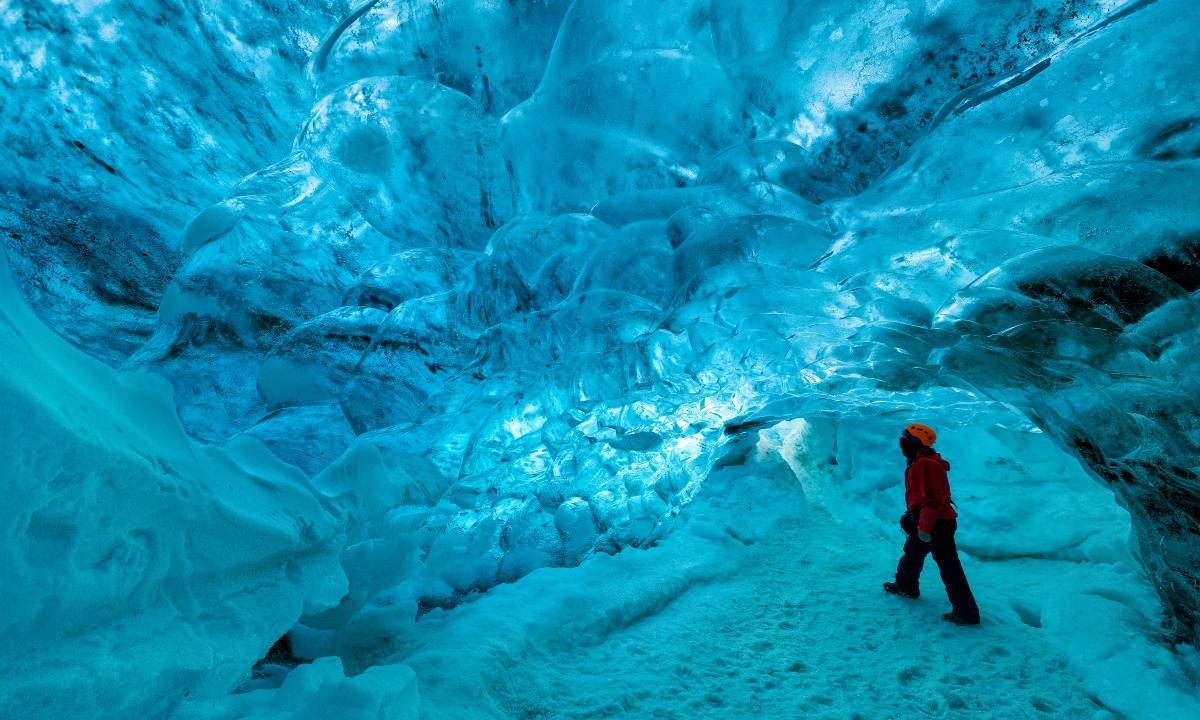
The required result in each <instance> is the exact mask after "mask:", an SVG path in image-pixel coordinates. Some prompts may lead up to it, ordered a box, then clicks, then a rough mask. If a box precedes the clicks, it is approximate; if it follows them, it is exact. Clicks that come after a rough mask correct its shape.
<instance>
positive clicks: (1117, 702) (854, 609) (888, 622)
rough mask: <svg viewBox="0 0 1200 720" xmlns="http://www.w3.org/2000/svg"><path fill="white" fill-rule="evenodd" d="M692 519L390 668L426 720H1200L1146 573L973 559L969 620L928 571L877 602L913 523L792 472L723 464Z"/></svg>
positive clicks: (508, 592)
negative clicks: (405, 678)
mask: <svg viewBox="0 0 1200 720" xmlns="http://www.w3.org/2000/svg"><path fill="white" fill-rule="evenodd" d="M897 502H899V500H898V499H897ZM827 507H834V508H835V510H834V511H833V512H831V511H830V510H828V509H825V508H827ZM688 515H689V517H688V518H687V519H686V520H685V521H684V523H683V527H681V528H680V529H678V530H677V531H676V533H675V534H673V535H672V536H670V537H669V538H667V539H666V540H665V541H664V542H663V543H662V544H661V545H660V546H658V547H655V548H652V549H650V550H648V551H644V552H643V551H626V552H623V553H620V554H618V555H616V556H611V557H610V556H598V557H595V558H592V559H590V560H589V561H587V562H585V563H584V564H583V565H582V566H580V567H578V568H573V569H554V570H543V571H538V572H535V573H534V574H533V575H531V576H528V577H527V578H525V579H523V580H521V581H520V582H518V583H515V584H512V585H508V586H502V587H499V588H495V589H493V590H492V591H490V592H489V593H487V595H486V596H484V597H482V598H481V599H479V600H478V601H476V602H474V603H471V604H468V605H465V606H461V607H459V608H457V609H456V610H454V611H451V612H449V613H441V612H440V611H435V612H434V613H432V614H430V615H429V616H426V617H425V618H424V619H423V620H422V621H421V622H420V623H418V625H417V627H416V629H415V632H414V634H413V635H412V636H411V637H410V638H408V639H406V640H405V641H404V642H403V643H402V644H401V646H400V647H399V648H398V649H397V651H396V652H395V654H394V655H393V656H392V657H391V658H389V659H388V660H387V662H403V663H406V664H409V665H410V666H411V667H413V669H414V670H415V671H416V673H417V677H418V680H419V685H420V693H421V717H422V718H447V719H448V718H468V717H480V718H484V717H487V718H496V717H504V718H599V717H625V718H750V717H769V718H775V717H779V718H784V717H804V718H851V717H862V718H885V717H945V718H1026V717H1028V718H1047V717H1061V718H1110V717H1155V718H1182V717H1200V703H1197V701H1196V700H1195V698H1194V697H1192V696H1191V695H1190V693H1189V691H1188V690H1187V688H1188V687H1189V686H1194V685H1192V684H1193V683H1194V682H1195V681H1194V679H1191V680H1189V679H1188V678H1187V677H1186V674H1187V673H1186V670H1185V669H1184V668H1185V666H1186V665H1187V664H1188V662H1191V663H1194V658H1193V659H1190V660H1189V659H1187V658H1180V657H1178V656H1175V655H1173V654H1171V653H1170V652H1169V651H1167V650H1166V649H1165V648H1163V647H1160V646H1157V645H1154V644H1153V643H1151V642H1150V641H1148V640H1146V633H1147V632H1152V630H1153V628H1147V627H1144V626H1142V627H1139V625H1138V623H1139V622H1143V623H1144V622H1145V620H1144V618H1140V617H1139V616H1137V613H1136V612H1134V610H1133V609H1131V608H1136V607H1138V606H1139V603H1140V602H1141V600H1140V599H1139V598H1141V597H1142V596H1143V595H1144V593H1145V590H1146V588H1145V586H1144V581H1143V580H1141V578H1140V577H1139V576H1136V575H1128V574H1120V573H1115V572H1112V571H1111V569H1110V568H1105V567H1103V566H1102V565H1096V566H1095V567H1092V566H1091V565H1092V564H1090V563H1087V562H1072V561H1063V560H1043V559H1033V558H1019V559H1007V560H991V561H980V560H977V559H975V558H973V557H972V556H970V555H968V554H966V553H963V559H964V565H965V567H966V570H967V573H968V577H969V579H970V580H971V583H972V586H973V588H974V590H975V593H976V596H977V597H978V599H979V603H980V606H981V609H982V612H983V615H984V624H983V625H981V626H980V627H974V628H959V627H954V626H950V625H948V624H946V623H944V622H942V621H941V620H940V616H941V614H942V613H943V612H945V611H947V610H948V604H947V601H946V599H945V594H944V592H943V590H942V587H941V584H940V580H939V578H938V576H937V572H936V566H935V565H934V564H933V563H932V561H930V562H929V563H928V565H927V566H926V570H925V575H924V577H923V587H922V589H923V593H924V595H923V597H922V598H921V599H920V600H918V601H909V600H905V599H902V598H898V597H894V596H890V595H887V594H885V593H883V592H882V590H881V588H880V584H881V583H882V582H883V581H884V580H887V579H890V577H891V574H892V573H893V572H894V568H895V561H896V559H897V557H898V554H899V551H900V545H901V542H902V536H901V534H900V531H899V530H898V529H895V530H891V531H890V530H889V529H888V528H887V527H885V526H883V525H882V524H880V523H877V522H871V521H870V520H867V519H865V518H864V517H862V514H861V513H860V512H859V511H857V510H856V509H854V508H853V506H852V505H850V504H849V503H844V504H842V505H841V506H840V507H839V506H838V503H836V502H835V503H830V502H822V503H819V504H818V506H814V505H813V503H810V501H809V500H808V499H806V497H805V493H804V488H802V485H801V483H799V482H797V479H796V477H795V476H794V475H792V474H791V472H790V471H788V469H787V467H786V466H785V465H782V464H781V463H780V464H775V465H772V464H771V463H769V462H767V463H764V462H757V461H754V460H753V459H752V460H751V462H749V463H748V464H746V465H741V466H735V467H728V468H725V469H722V470H719V471H717V472H716V473H714V475H713V476H712V477H711V478H710V479H709V481H708V483H707V484H706V488H705V491H704V493H703V496H702V497H700V498H698V499H697V501H696V505H695V506H693V508H692V509H691V511H690V512H689V513H688ZM964 522H965V523H969V522H970V517H969V516H967V517H964ZM380 659H381V658H373V659H371V661H378V660H380ZM364 660H365V659H364ZM1114 663H1115V664H1116V665H1115V666H1114V665H1113V664H1114ZM1193 667H1194V665H1193ZM1114 668H1120V669H1122V670H1121V671H1118V672H1113V670H1114Z"/></svg>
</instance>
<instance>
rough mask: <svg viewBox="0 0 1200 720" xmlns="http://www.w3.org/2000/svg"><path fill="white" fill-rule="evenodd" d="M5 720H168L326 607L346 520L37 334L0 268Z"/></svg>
mask: <svg viewBox="0 0 1200 720" xmlns="http://www.w3.org/2000/svg"><path fill="white" fill-rule="evenodd" d="M0 301H2V303H0V399H2V400H3V406H4V412H3V414H0V435H2V436H3V437H4V439H5V448H6V450H5V452H4V453H3V456H2V457H0V463H2V465H0V476H2V477H3V483H4V484H3V487H4V494H5V497H6V498H7V501H6V502H5V504H4V509H3V511H2V512H0V528H2V530H0V533H2V537H3V546H2V548H3V549H2V553H3V555H2V556H0V557H2V559H0V582H2V583H3V585H4V587H5V588H7V589H8V599H7V600H6V601H5V604H4V608H5V609H4V614H3V617H0V636H3V638H4V642H3V643H2V644H0V654H2V657H0V664H2V665H3V666H4V668H5V675H4V679H3V686H2V688H3V689H2V691H0V715H3V716H4V717H5V718H14V719H15V718H47V717H64V718H65V717H71V718H107V717H131V716H141V715H144V714H147V713H150V714H152V715H157V716H164V715H166V714H169V712H170V711H171V710H173V709H174V708H175V707H177V706H178V705H179V704H180V703H183V702H185V701H186V700H187V699H188V698H189V696H193V697H208V696H212V695H219V694H220V693H224V692H227V691H228V690H229V689H230V688H231V687H232V686H233V685H234V684H236V683H237V682H238V681H239V680H240V679H241V678H242V677H243V676H244V675H245V673H246V669H247V667H248V666H249V664H251V663H253V662H254V661H255V660H256V659H257V658H259V657H261V656H262V655H263V654H264V653H265V651H266V649H267V648H269V647H270V646H271V644H272V643H273V642H274V641H275V640H276V639H277V638H278V637H279V636H280V635H281V634H282V633H284V632H285V631H286V630H287V629H288V628H289V627H290V626H291V625H292V624H293V623H294V622H295V621H296V619H297V618H298V617H299V616H300V615H301V613H303V612H306V611H308V612H311V611H313V610H317V609H321V608H323V607H327V606H329V605H331V604H334V603H336V602H337V601H338V598H339V597H340V596H341V594H342V593H343V591H344V589H345V586H346V581H345V576H344V574H343V573H342V570H341V568H340V567H339V565H338V562H337V557H338V556H337V551H338V549H339V548H340V547H341V544H342V541H341V533H342V532H343V523H342V517H341V516H340V515H339V514H338V513H337V511H336V510H335V509H334V508H333V507H332V506H331V505H329V504H328V502H327V501H326V500H325V499H324V498H323V497H322V496H321V495H320V494H318V493H316V492H314V490H313V488H312V486H311V485H310V484H309V483H308V481H307V480H306V478H305V477H304V476H303V474H301V473H300V472H299V471H298V470H296V469H295V468H292V467H289V466H287V465H285V464H283V463H281V462H279V461H278V460H277V459H275V458H274V457H273V456H272V455H271V454H270V452H268V451H267V450H266V448H265V447H263V446H262V445H261V444H258V443H256V442H254V441H252V440H243V441H237V442H234V443H231V444H230V445H229V446H228V447H226V448H225V449H218V448H215V447H211V446H205V445H199V444H197V443H196V442H195V441H193V440H192V439H191V438H189V437H188V436H187V434H186V433H185V432H184V430H183V427H182V426H181V425H180V424H179V421H178V419H177V417H176V415H175V412H174V408H173V407H172V403H171V396H170V392H169V388H168V386H167V385H166V383H165V382H164V381H163V380H162V379H161V378H157V377H152V376H147V375H139V374H128V373H116V372H114V371H113V370H112V369H110V368H108V367H107V366H105V365H104V364H103V363H101V362H100V361H98V360H95V359H93V358H90V357H88V356H86V355H84V354H83V353H82V352H80V351H78V350H76V349H74V348H72V347H70V346H69V345H67V343H66V342H64V341H63V340H62V339H60V338H59V337H58V336H56V335H55V334H54V333H53V332H51V331H50V330H49V329H48V328H46V327H45V326H44V325H42V324H41V322H40V321H38V320H37V319H36V318H35V317H34V316H33V315H32V313H30V312H29V310H28V308H27V307H26V306H25V305H24V303H23V302H22V300H21V299H20V297H19V296H18V295H17V294H16V289H15V288H14V287H13V285H12V282H11V274H10V273H9V270H8V267H7V264H6V263H5V262H4V260H3V255H0Z"/></svg>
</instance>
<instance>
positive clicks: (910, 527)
mask: <svg viewBox="0 0 1200 720" xmlns="http://www.w3.org/2000/svg"><path fill="white" fill-rule="evenodd" d="M900 527H902V528H904V531H905V532H906V533H908V540H906V541H905V543H904V556H903V557H901V558H900V564H899V565H898V566H897V567H896V584H897V585H899V586H900V587H902V588H904V589H905V590H908V591H910V592H912V594H913V595H919V594H920V592H921V585H920V582H921V568H923V567H925V556H926V555H928V554H929V553H931V552H932V553H933V561H934V562H936V563H937V566H938V570H939V571H940V572H941V574H942V583H943V584H945V586H946V596H947V597H949V598H950V606H951V607H952V608H954V613H955V614H956V615H958V616H959V617H962V618H966V619H968V620H978V619H979V606H978V605H976V604H975V596H974V595H972V594H971V586H970V585H968V584H967V574H966V573H964V572H963V568H962V563H961V562H959V560H958V548H957V547H956V546H955V545H954V531H955V530H957V529H958V522H957V521H955V520H938V521H937V523H936V524H934V526H933V532H931V533H929V534H930V535H931V536H932V540H931V541H930V542H927V543H925V542H921V539H920V538H918V537H917V527H916V522H915V521H914V519H913V518H912V516H910V515H907V514H906V515H905V516H904V517H903V518H901V520H900Z"/></svg>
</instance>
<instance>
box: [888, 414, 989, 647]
mask: <svg viewBox="0 0 1200 720" xmlns="http://www.w3.org/2000/svg"><path fill="white" fill-rule="evenodd" d="M936 441H937V434H936V433H934V431H933V429H932V428H930V427H929V426H928V425H922V424H920V423H913V424H912V425H909V426H908V427H906V428H905V429H904V432H903V433H901V435H900V452H902V453H904V458H905V460H907V461H908V467H907V469H905V471H904V500H905V503H906V506H907V511H906V512H905V513H904V515H902V516H901V517H900V527H901V528H903V530H904V532H905V533H906V534H907V535H908V539H907V540H906V541H905V543H904V555H903V556H902V557H901V558H900V563H899V565H897V567H896V581H895V582H886V583H884V584H883V589H884V590H886V591H888V592H890V593H892V594H894V595H900V596H902V597H906V598H912V599H914V600H915V599H916V598H918V597H920V596H921V590H920V579H921V569H922V568H923V567H924V566H925V556H926V555H929V554H930V553H932V554H933V561H934V562H936V563H937V566H938V570H939V571H940V572H941V575H942V583H943V584H945V586H946V596H947V597H949V598H950V607H951V608H952V610H951V611H950V612H948V613H946V614H945V615H943V616H942V619H943V620H946V621H947V622H952V623H954V624H955V625H978V624H979V606H978V605H976V604H975V596H974V595H972V594H971V586H970V585H969V584H968V583H967V575H966V573H964V572H963V567H962V563H961V562H960V561H959V559H958V548H957V547H956V546H955V544H954V532H955V531H956V530H957V529H958V519H957V518H958V513H957V512H956V511H955V510H954V501H953V500H951V499H950V479H949V477H947V472H949V470H950V463H948V462H946V461H945V460H944V459H943V458H942V456H941V455H939V454H938V453H937V451H935V450H934V449H933V444H934V442H936Z"/></svg>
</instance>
